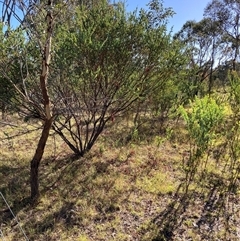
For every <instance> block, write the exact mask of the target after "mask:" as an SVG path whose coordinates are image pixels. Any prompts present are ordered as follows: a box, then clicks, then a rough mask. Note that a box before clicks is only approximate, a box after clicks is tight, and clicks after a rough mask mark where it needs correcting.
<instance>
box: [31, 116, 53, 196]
mask: <svg viewBox="0 0 240 241" xmlns="http://www.w3.org/2000/svg"><path fill="white" fill-rule="evenodd" d="M51 126H52V119H50V120H46V121H45V123H44V127H43V130H42V133H41V137H40V139H39V142H38V146H37V149H36V152H35V154H34V156H33V159H32V161H31V172H30V184H31V199H32V200H36V199H38V197H39V196H40V192H39V180H38V176H39V175H38V168H39V164H40V161H41V159H42V156H43V153H44V149H45V145H46V142H47V139H48V137H49V132H50V129H51Z"/></svg>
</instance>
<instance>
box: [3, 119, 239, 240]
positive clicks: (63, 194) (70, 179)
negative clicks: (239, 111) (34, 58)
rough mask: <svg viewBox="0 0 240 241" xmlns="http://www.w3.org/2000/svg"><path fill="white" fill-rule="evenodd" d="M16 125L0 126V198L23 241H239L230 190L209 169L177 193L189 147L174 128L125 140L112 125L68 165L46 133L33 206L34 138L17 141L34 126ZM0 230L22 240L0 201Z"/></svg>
mask: <svg viewBox="0 0 240 241" xmlns="http://www.w3.org/2000/svg"><path fill="white" fill-rule="evenodd" d="M19 126H20V127H18V128H16V127H10V126H2V127H1V131H0V138H1V142H0V180H1V182H0V191H1V193H2V194H3V195H4V197H5V198H6V200H7V202H8V203H9V205H10V206H11V208H12V211H13V212H14V214H15V215H16V216H17V218H18V219H19V220H20V224H21V226H22V228H23V230H24V231H25V232H26V235H27V237H28V239H29V240H34V241H40V240H41V241H47V240H49V241H50V240H51V241H54V240H63V241H67V240H74V241H90V240H94V241H100V240H102V241H104V240H119V241H140V240H142V241H154V240H155V241H157V240H159V241H161V240H162V241H164V240H179V241H180V240H194V241H198V240H211V241H214V240H224V241H225V240H239V239H240V228H239V225H238V224H239V223H240V200H239V194H238V191H237V190H236V192H234V193H230V192H226V189H225V185H224V178H223V177H222V175H221V172H219V171H218V166H217V165H216V164H215V163H214V162H212V163H210V164H209V166H208V172H207V173H206V175H205V177H204V178H202V179H201V180H198V182H197V183H192V184H191V186H190V190H189V192H188V193H187V194H185V193H184V192H183V188H182V186H183V185H184V180H185V179H184V177H185V174H184V170H183V163H184V160H185V159H186V158H188V156H189V145H188V142H187V138H186V132H185V131H184V129H183V127H182V126H181V125H179V123H177V124H176V123H175V122H174V123H172V124H171V126H170V127H171V128H172V129H173V131H169V130H171V129H168V131H167V132H162V133H159V126H157V125H156V126H155V125H151V128H150V129H149V131H138V132H132V135H131V137H132V138H131V140H130V139H129V138H128V137H129V135H128V134H129V130H128V129H127V127H126V129H124V126H123V125H120V123H118V125H116V126H114V127H112V128H111V129H109V130H108V129H107V130H106V131H105V132H104V133H103V135H102V137H101V138H100V140H99V141H98V143H97V144H96V145H95V147H94V148H93V150H92V151H91V152H89V153H88V154H87V155H86V156H85V157H84V158H81V159H78V160H74V161H73V160H72V159H71V156H70V151H69V150H68V148H67V147H66V145H65V144H64V143H63V142H62V141H61V140H59V139H58V138H57V137H56V136H54V135H53V134H52V135H51V137H50V139H49V141H48V145H47V149H46V152H45V155H44V159H43V161H42V163H41V166H40V185H41V199H40V200H39V202H38V203H37V204H36V205H34V206H32V205H30V204H29V200H28V198H29V194H30V193H29V192H30V189H29V162H30V160H31V157H32V156H33V153H34V149H35V147H36V143H37V140H38V131H32V132H30V133H28V134H25V135H20V133H22V132H24V131H27V129H31V130H33V129H34V128H35V127H34V126H27V125H26V124H24V125H22V124H21V125H20V124H19ZM149 127H150V126H142V128H149ZM162 129H164V128H162ZM146 133H147V134H146ZM13 135H17V136H16V137H15V138H10V137H11V136H13ZM0 224H1V226H0V229H1V232H2V233H3V235H4V239H3V240H16V241H19V240H25V239H24V236H23V234H22V233H21V232H20V230H19V226H18V225H17V222H16V220H15V219H14V218H13V216H12V214H11V213H10V211H9V209H8V208H7V205H6V204H5V203H4V201H3V200H2V199H0ZM0 237H1V236H0ZM2 238H3V237H2Z"/></svg>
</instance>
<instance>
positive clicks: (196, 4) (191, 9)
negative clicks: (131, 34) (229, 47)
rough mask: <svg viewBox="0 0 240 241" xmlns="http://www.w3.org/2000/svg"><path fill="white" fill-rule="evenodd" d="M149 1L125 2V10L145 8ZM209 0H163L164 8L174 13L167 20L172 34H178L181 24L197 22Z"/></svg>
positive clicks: (127, 0)
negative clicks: (170, 9) (190, 21)
mask: <svg viewBox="0 0 240 241" xmlns="http://www.w3.org/2000/svg"><path fill="white" fill-rule="evenodd" d="M149 1H150V0H137V1H136V0H126V7H127V10H129V11H133V10H135V9H136V8H139V9H140V8H146V5H147V4H148V3H149ZM209 2H210V0H164V1H163V6H164V7H165V8H167V7H171V8H172V9H173V10H174V12H175V13H176V14H175V15H174V16H173V17H172V18H171V19H169V28H171V27H173V32H174V33H176V32H178V31H179V30H180V29H181V27H182V26H183V24H184V23H185V22H186V21H188V20H196V21H199V20H201V19H202V18H203V11H204V8H205V7H206V6H207V4H208V3H209Z"/></svg>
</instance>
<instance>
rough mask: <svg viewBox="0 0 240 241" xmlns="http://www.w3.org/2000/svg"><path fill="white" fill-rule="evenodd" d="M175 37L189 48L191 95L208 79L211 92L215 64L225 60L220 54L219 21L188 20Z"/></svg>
mask: <svg viewBox="0 0 240 241" xmlns="http://www.w3.org/2000/svg"><path fill="white" fill-rule="evenodd" d="M174 38H175V39H179V40H180V41H181V42H183V43H185V44H186V47H187V48H188V54H189V60H190V61H189V66H188V69H189V71H190V72H189V78H190V83H189V89H190V93H189V94H190V96H192V97H193V96H194V95H196V94H197V93H198V92H199V90H200V89H201V88H202V84H203V82H204V81H205V80H207V81H208V93H210V92H211V89H212V85H213V72H214V69H215V66H216V65H218V64H219V63H221V62H222V61H223V59H222V57H221V56H219V49H220V47H221V41H220V37H219V32H218V22H216V21H214V20H213V19H211V18H204V19H202V20H201V21H199V22H196V21H187V22H186V23H185V24H184V25H183V27H182V29H181V30H180V31H179V32H178V33H177V34H175V36H174Z"/></svg>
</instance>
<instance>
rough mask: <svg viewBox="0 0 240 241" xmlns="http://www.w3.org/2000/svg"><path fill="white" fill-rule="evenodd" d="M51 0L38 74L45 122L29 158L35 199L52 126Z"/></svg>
mask: <svg viewBox="0 0 240 241" xmlns="http://www.w3.org/2000/svg"><path fill="white" fill-rule="evenodd" d="M52 1H53V0H48V1H47V2H48V3H47V5H48V7H49V10H48V12H47V16H46V22H47V36H46V37H47V38H46V42H45V46H44V55H43V58H42V70H41V75H40V87H41V92H42V97H43V104H44V113H43V115H44V116H45V122H44V126H43V130H42V133H41V137H40V139H39V141H38V146H37V149H36V152H35V154H34V156H33V159H32V160H31V171H30V185H31V199H32V200H33V201H36V200H37V199H38V197H39V196H40V192H39V180H38V177H39V175H38V168H39V164H40V161H41V159H42V156H43V153H44V149H45V146H46V143H47V140H48V137H49V132H50V129H51V127H52V122H53V116H52V113H51V105H50V98H49V94H48V87H47V79H48V73H49V64H50V59H51V45H52V31H53V14H52V9H53V8H52Z"/></svg>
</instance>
